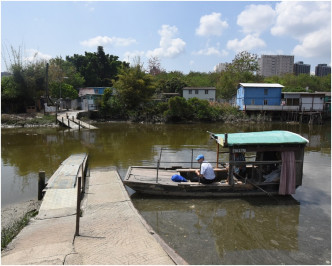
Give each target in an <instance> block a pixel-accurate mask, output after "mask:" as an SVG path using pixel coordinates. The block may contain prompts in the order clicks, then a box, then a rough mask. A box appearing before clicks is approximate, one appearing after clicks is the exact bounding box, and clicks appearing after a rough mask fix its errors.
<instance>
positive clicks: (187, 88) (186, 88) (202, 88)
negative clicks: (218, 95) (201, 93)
mask: <svg viewBox="0 0 332 266" xmlns="http://www.w3.org/2000/svg"><path fill="white" fill-rule="evenodd" d="M182 90H216V88H215V87H184V88H183V89H182Z"/></svg>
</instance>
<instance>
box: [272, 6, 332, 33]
mask: <svg viewBox="0 0 332 266" xmlns="http://www.w3.org/2000/svg"><path fill="white" fill-rule="evenodd" d="M276 14H277V20H276V24H275V26H274V27H272V29H271V34H272V35H275V36H284V35H286V36H287V35H288V36H292V37H294V38H296V39H298V40H302V39H303V38H305V36H306V35H307V34H310V33H312V32H313V31H317V30H320V29H321V28H322V27H330V24H331V5H330V3H329V2H314V1H311V2H306V1H303V2H281V3H278V4H277V5H276Z"/></svg>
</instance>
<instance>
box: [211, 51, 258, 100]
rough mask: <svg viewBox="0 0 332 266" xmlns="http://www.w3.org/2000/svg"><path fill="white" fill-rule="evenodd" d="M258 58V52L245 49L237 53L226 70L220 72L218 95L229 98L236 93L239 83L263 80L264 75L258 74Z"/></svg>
mask: <svg viewBox="0 0 332 266" xmlns="http://www.w3.org/2000/svg"><path fill="white" fill-rule="evenodd" d="M258 70H259V67H258V59H257V55H256V54H251V53H249V52H246V51H243V52H241V53H238V54H236V55H235V58H234V59H233V61H232V63H231V64H227V66H226V70H225V71H222V72H221V73H220V77H219V80H218V82H217V95H218V96H221V97H223V98H225V99H227V100H229V99H231V98H232V97H233V96H234V95H236V91H237V85H238V83H241V82H261V81H263V77H261V76H259V75H257V71H258Z"/></svg>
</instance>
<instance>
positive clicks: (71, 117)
mask: <svg viewBox="0 0 332 266" xmlns="http://www.w3.org/2000/svg"><path fill="white" fill-rule="evenodd" d="M79 112H80V111H72V112H65V113H58V114H57V121H58V122H59V123H60V124H62V125H63V126H66V127H68V128H70V129H74V130H80V129H96V127H95V126H92V125H90V124H88V123H85V122H83V121H81V120H79V119H77V114H78V113H79Z"/></svg>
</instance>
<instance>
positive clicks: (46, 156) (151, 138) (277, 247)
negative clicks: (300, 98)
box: [1, 123, 331, 264]
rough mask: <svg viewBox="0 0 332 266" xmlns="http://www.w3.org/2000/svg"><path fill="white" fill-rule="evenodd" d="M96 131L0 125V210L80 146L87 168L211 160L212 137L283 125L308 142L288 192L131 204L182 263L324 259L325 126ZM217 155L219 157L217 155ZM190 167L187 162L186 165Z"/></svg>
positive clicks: (120, 126) (327, 260)
mask: <svg viewBox="0 0 332 266" xmlns="http://www.w3.org/2000/svg"><path fill="white" fill-rule="evenodd" d="M96 126H97V127H98V129H97V130H91V131H68V130H63V129H58V128H19V129H2V130H1V207H5V206H6V205H8V204H12V203H19V202H23V201H27V200H30V199H36V198H37V187H38V185H37V183H38V172H39V171H41V170H42V171H45V172H46V177H47V178H49V177H51V175H52V174H53V173H54V172H55V170H56V169H57V168H58V167H59V165H60V163H61V162H62V161H63V160H65V159H66V158H67V157H68V156H70V155H71V154H75V153H82V152H87V153H88V154H89V158H90V167H91V168H104V167H110V166H116V167H117V169H118V171H119V174H120V176H121V177H122V178H123V177H124V175H125V174H126V171H127V169H128V167H129V166H131V165H156V161H157V159H158V158H159V153H160V150H161V148H163V149H166V148H167V150H164V151H163V156H164V158H165V160H166V161H169V160H174V161H190V160H191V156H192V155H191V151H192V149H195V151H194V156H195V155H197V154H198V153H204V154H205V155H206V157H207V160H209V161H215V160H216V159H215V151H216V144H215V143H214V142H213V141H212V140H209V135H208V134H207V133H206V131H210V132H214V133H225V132H229V133H231V132H248V131H264V130H289V131H292V132H296V133H299V134H301V135H302V136H303V137H305V138H307V139H308V140H309V141H310V143H309V144H308V145H307V147H306V150H305V157H304V171H303V172H304V177H303V184H302V186H301V187H299V188H298V189H297V191H296V194H295V195H294V196H292V197H273V198H269V197H267V196H266V197H265V196H263V197H253V198H241V199H236V198H223V199H181V198H167V199H165V198H158V197H142V196H138V195H135V193H133V191H129V192H130V193H131V194H132V199H133V203H134V205H135V206H136V208H137V209H138V210H139V212H140V213H141V214H142V216H143V217H144V218H145V219H146V220H147V222H148V223H149V224H150V225H151V226H152V227H153V228H154V230H155V231H156V232H157V233H158V234H159V235H160V236H161V237H162V238H163V239H164V240H165V242H167V243H168V244H169V245H170V246H171V247H173V248H174V249H175V250H176V251H177V252H178V253H179V254H180V255H181V256H182V257H183V258H184V259H185V260H187V262H188V263H190V264H331V126H330V125H314V126H308V125H291V124H286V123H268V124H243V125H237V126H235V125H225V124H221V123H211V124H190V125H183V124H179V125H146V124H129V123H107V124H96ZM221 160H223V158H221ZM194 167H196V165H194Z"/></svg>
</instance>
